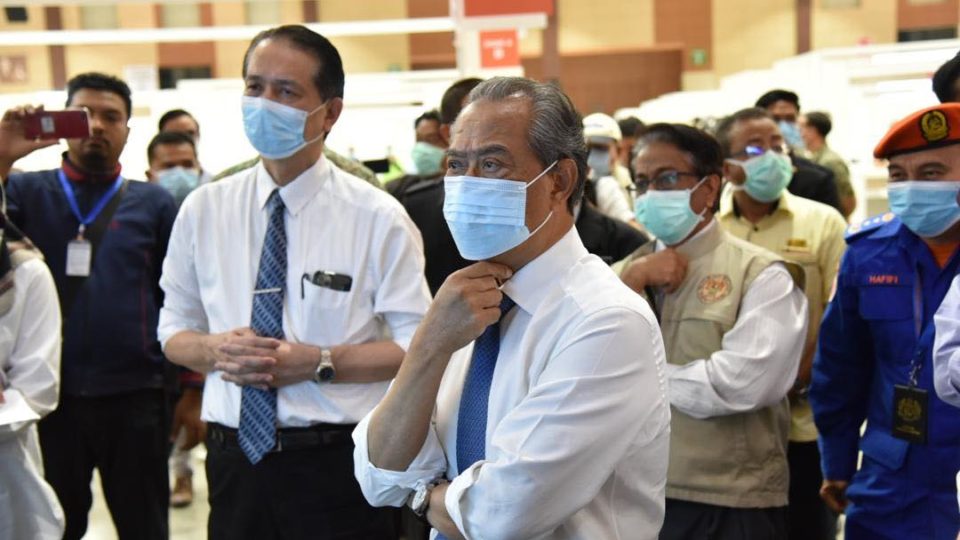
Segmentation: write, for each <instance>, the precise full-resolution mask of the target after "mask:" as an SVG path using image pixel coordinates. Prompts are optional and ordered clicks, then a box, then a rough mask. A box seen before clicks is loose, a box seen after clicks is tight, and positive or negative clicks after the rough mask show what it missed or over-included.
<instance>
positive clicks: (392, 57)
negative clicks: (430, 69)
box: [319, 0, 410, 73]
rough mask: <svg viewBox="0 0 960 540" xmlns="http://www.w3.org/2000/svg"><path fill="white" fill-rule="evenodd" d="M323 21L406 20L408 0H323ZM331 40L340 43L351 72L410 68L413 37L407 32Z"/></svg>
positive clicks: (345, 66)
mask: <svg viewBox="0 0 960 540" xmlns="http://www.w3.org/2000/svg"><path fill="white" fill-rule="evenodd" d="M319 16H320V21H321V22H337V21H363V20H377V19H405V18H406V17H407V2H406V0H401V1H397V0H364V1H362V2H361V1H357V0H321V2H320V9H319ZM330 41H332V42H333V44H334V45H336V46H337V50H338V51H340V56H341V57H342V58H343V66H344V70H346V71H347V73H363V72H376V71H387V70H389V69H401V70H407V69H410V40H409V39H407V36H406V35H405V34H397V35H391V36H364V37H341V36H335V37H332V38H330Z"/></svg>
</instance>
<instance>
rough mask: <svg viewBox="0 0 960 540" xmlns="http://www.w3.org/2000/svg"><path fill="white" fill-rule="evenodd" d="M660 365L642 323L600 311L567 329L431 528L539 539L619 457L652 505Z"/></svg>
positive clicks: (629, 314) (590, 494)
mask: <svg viewBox="0 0 960 540" xmlns="http://www.w3.org/2000/svg"><path fill="white" fill-rule="evenodd" d="M663 363H664V360H663V344H662V341H661V338H660V331H659V329H658V328H657V327H656V321H655V320H652V317H650V319H648V318H647V317H644V316H642V315H640V314H639V313H637V312H635V311H631V310H627V309H622V308H610V309H606V310H603V311H601V312H598V313H596V314H594V315H592V316H591V317H590V320H589V321H588V322H587V323H584V324H580V325H579V326H578V327H575V328H571V329H570V331H569V332H568V333H567V337H565V339H564V340H563V342H562V343H560V344H559V345H558V347H557V352H556V353H555V354H554V355H552V356H551V358H550V359H549V361H548V364H547V366H546V368H545V369H544V371H543V372H542V373H541V374H540V375H539V377H537V379H536V380H535V381H533V382H532V388H531V389H530V392H529V394H528V395H527V396H526V397H525V398H523V400H522V401H521V402H520V403H519V404H518V405H517V406H516V407H515V408H514V409H513V410H512V411H511V412H510V413H508V414H507V415H506V416H505V417H504V418H503V419H502V420H501V421H500V422H499V423H498V424H497V426H496V427H495V429H494V431H493V433H492V436H491V440H490V443H489V445H488V448H489V450H488V452H487V456H486V459H484V460H481V461H478V462H477V463H475V464H474V465H472V466H470V467H469V468H467V469H466V470H465V471H462V472H461V473H460V475H459V476H457V477H456V478H455V479H454V480H453V481H452V482H451V483H450V484H449V486H448V487H447V488H445V489H446V493H445V496H444V501H445V504H444V506H443V507H442V509H440V510H441V512H440V513H439V514H438V515H436V516H435V518H436V521H434V522H433V523H432V524H433V525H435V526H437V525H440V526H441V527H442V523H443V522H444V521H446V519H447V518H449V519H450V520H452V522H453V523H454V524H456V526H457V529H458V530H459V532H460V533H461V534H462V535H463V536H464V537H466V538H539V537H542V536H543V535H545V534H547V533H549V532H550V531H553V530H555V529H556V528H557V527H559V526H561V525H562V524H563V523H564V522H566V521H567V520H568V519H570V517H571V516H572V515H573V514H574V513H576V512H577V511H578V510H579V509H581V508H583V507H584V506H586V505H587V504H588V503H589V502H590V501H592V500H593V499H595V498H596V497H597V494H598V493H599V491H600V489H601V488H602V486H604V484H606V483H607V482H608V481H609V479H610V475H611V474H612V472H613V471H614V470H615V469H616V468H617V467H618V466H619V465H620V464H621V462H622V460H623V459H624V458H625V457H626V456H627V455H631V456H633V458H634V459H635V460H636V461H635V462H634V463H635V464H639V465H640V466H638V467H637V468H633V467H628V469H631V470H634V471H635V472H636V473H637V474H636V476H635V477H634V478H631V481H632V482H633V484H632V489H641V490H642V491H643V493H646V494H649V495H650V497H651V499H653V498H659V499H660V500H662V497H663V491H662V490H663V482H664V479H665V476H666V466H667V446H666V444H665V441H666V433H667V430H668V429H669V423H670V412H669V405H668V403H667V399H666V388H665V381H664V378H663ZM658 492H659V493H658ZM637 511H641V510H640V509H637ZM431 512H434V511H433V510H431ZM441 532H444V531H443V530H442V529H441Z"/></svg>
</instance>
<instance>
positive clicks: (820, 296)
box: [717, 189, 846, 442]
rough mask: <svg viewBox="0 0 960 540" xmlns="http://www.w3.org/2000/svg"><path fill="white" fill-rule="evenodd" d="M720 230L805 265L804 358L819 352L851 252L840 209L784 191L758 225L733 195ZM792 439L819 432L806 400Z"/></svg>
mask: <svg viewBox="0 0 960 540" xmlns="http://www.w3.org/2000/svg"><path fill="white" fill-rule="evenodd" d="M717 218H718V219H719V220H720V225H721V226H723V228H724V229H726V230H727V231H728V232H729V233H730V234H732V235H734V236H736V237H738V238H741V239H743V240H746V241H748V242H751V243H753V244H756V245H758V246H760V247H763V248H766V249H768V250H770V251H772V252H774V253H776V254H778V255H780V256H781V257H783V258H784V259H786V260H788V261H790V262H793V263H796V264H798V265H800V266H801V267H802V268H803V270H804V273H805V274H806V287H805V288H804V293H805V294H806V295H807V301H808V302H809V304H810V326H809V330H808V334H807V345H806V348H805V350H804V355H805V356H804V357H807V355H809V356H812V355H813V354H814V352H815V350H816V343H817V334H818V332H819V330H820V320H821V319H822V318H823V312H824V310H825V309H826V306H827V302H829V301H830V292H831V290H832V289H833V281H834V279H835V278H836V276H837V270H838V269H839V268H840V258H841V257H842V256H843V251H844V249H846V243H845V241H844V231H845V229H846V222H845V221H844V220H843V217H842V216H841V215H840V213H839V212H837V210H836V209H834V208H832V207H830V206H827V205H825V204H821V203H818V202H816V201H811V200H809V199H804V198H802V197H797V196H795V195H792V194H790V193H789V192H788V191H784V192H783V195H781V196H780V200H779V201H778V202H777V207H776V209H775V210H774V211H773V212H772V213H771V214H769V215H767V216H765V217H764V218H763V219H761V220H760V221H759V222H758V223H755V224H754V223H751V222H750V221H748V220H747V219H746V218H744V217H742V216H739V215H738V213H737V212H735V210H734V207H733V190H731V189H727V190H725V192H724V194H723V197H722V198H721V200H720V213H719V214H718V215H717ZM792 405H793V407H792V417H793V418H792V422H791V428H790V440H792V441H799V442H809V441H815V440H816V439H817V430H816V427H815V426H814V423H813V413H812V412H811V410H810V404H809V403H808V402H807V401H806V400H802V401H801V402H800V403H793V404H792Z"/></svg>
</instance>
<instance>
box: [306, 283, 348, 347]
mask: <svg viewBox="0 0 960 540" xmlns="http://www.w3.org/2000/svg"><path fill="white" fill-rule="evenodd" d="M353 294H355V292H354V291H353V290H350V291H336V290H333V289H329V288H327V287H319V286H317V285H314V284H312V283H304V284H303V299H302V300H301V301H300V302H301V306H300V311H301V318H300V324H301V325H302V326H303V329H304V336H303V339H304V340H306V341H307V342H310V343H318V344H322V345H339V344H340V343H342V342H343V340H344V338H345V337H346V333H347V332H348V331H349V328H350V311H351V310H350V305H351V296H352V295H353Z"/></svg>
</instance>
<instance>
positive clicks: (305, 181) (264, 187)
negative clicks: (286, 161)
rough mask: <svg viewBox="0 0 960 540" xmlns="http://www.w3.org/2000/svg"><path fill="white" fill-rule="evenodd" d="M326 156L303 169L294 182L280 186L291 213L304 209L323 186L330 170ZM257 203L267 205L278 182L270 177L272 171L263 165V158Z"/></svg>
mask: <svg viewBox="0 0 960 540" xmlns="http://www.w3.org/2000/svg"><path fill="white" fill-rule="evenodd" d="M329 168H330V167H329V165H327V160H326V158H324V157H323V155H321V156H320V159H318V160H317V162H316V163H314V164H313V165H312V166H311V167H310V168H309V169H307V170H305V171H303V173H301V174H300V176H298V177H296V178H294V179H293V181H292V182H290V183H289V184H287V185H285V186H283V187H281V188H280V198H281V199H282V200H283V204H284V206H286V208H287V211H289V212H290V215H292V216H295V215H297V214H298V213H300V210H303V207H304V206H306V205H307V203H308V202H310V200H311V199H313V198H314V196H316V194H317V193H318V192H319V191H320V188H321V187H322V186H323V181H324V179H325V178H326V176H327V173H328V171H329ZM256 175H257V204H258V208H260V209H263V208H264V207H265V206H266V205H267V199H269V198H270V194H271V193H273V190H274V189H276V188H277V184H276V183H275V182H274V181H273V178H271V177H270V173H268V172H267V169H266V168H265V167H264V166H263V161H262V160H261V161H260V162H259V163H257V169H256Z"/></svg>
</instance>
